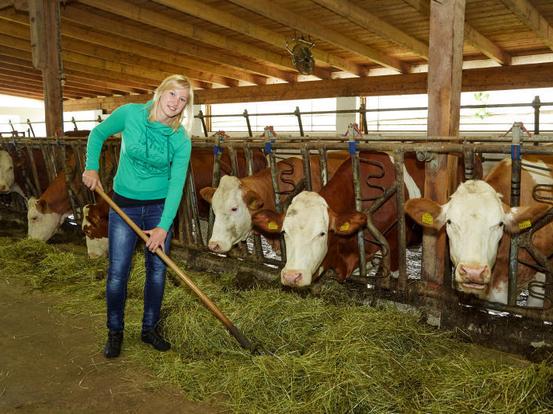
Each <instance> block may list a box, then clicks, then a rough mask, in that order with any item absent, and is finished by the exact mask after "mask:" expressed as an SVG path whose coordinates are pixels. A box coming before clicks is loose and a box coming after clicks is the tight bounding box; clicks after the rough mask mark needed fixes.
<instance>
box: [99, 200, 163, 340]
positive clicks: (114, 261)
mask: <svg viewBox="0 0 553 414" xmlns="http://www.w3.org/2000/svg"><path fill="white" fill-rule="evenodd" d="M163 206H164V204H163V203H160V204H151V205H146V206H139V207H123V208H122V210H123V211H124V212H125V213H126V214H127V215H128V216H129V217H130V218H131V220H132V221H134V222H135V223H136V224H137V225H138V226H139V227H140V228H141V229H142V230H150V229H153V228H154V227H156V226H157V225H158V224H159V220H160V218H161V214H162V212H163ZM108 237H109V238H108V240H109V269H108V278H107V286H106V302H107V327H108V329H109V330H112V331H122V330H123V328H124V326H125V323H124V319H125V301H126V299H127V282H128V280H129V274H130V270H131V261H132V256H133V253H134V250H135V247H136V242H137V240H138V236H137V235H136V233H135V232H134V231H133V230H132V229H131V228H130V227H129V225H128V224H127V223H125V221H124V220H123V219H122V218H121V217H120V216H119V215H118V214H117V213H116V212H115V211H113V210H112V209H111V208H110V210H109V223H108ZM170 242H171V229H169V232H168V233H167V237H166V239H165V253H167V254H169V244H170ZM144 259H145V264H146V283H145V286H144V316H143V318H142V330H143V331H146V330H150V329H153V328H154V327H155V326H156V324H157V323H158V321H159V312H160V309H161V301H162V299H163V291H164V290H165V274H166V270H167V268H166V266H165V263H163V261H162V260H161V259H160V258H159V257H158V256H157V255H156V254H155V253H152V252H150V251H149V250H148V249H146V247H144Z"/></svg>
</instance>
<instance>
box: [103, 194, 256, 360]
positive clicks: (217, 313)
mask: <svg viewBox="0 0 553 414" xmlns="http://www.w3.org/2000/svg"><path fill="white" fill-rule="evenodd" d="M95 191H96V193H98V195H99V196H100V197H102V198H103V199H104V200H105V201H106V202H107V203H108V204H109V205H110V207H111V208H112V209H113V210H115V212H116V213H117V214H119V216H121V218H122V219H123V220H124V221H125V222H126V223H127V224H128V225H129V226H130V227H131V228H132V229H133V230H134V231H135V233H136V234H138V236H139V237H140V238H141V239H142V240H144V241H145V242H146V241H147V240H148V236H147V235H146V233H144V232H143V231H142V229H141V228H140V227H138V226H137V225H136V223H135V222H134V221H132V220H131V219H130V217H129V216H127V215H126V214H125V212H124V211H123V210H121V208H120V207H119V206H118V205H117V204H115V202H114V201H113V200H112V199H111V197H110V196H108V195H107V194H106V193H105V192H104V191H103V190H102V189H101V188H99V187H96V189H95ZM155 253H156V254H157V255H158V256H159V257H160V259H161V260H163V262H164V263H165V264H166V265H167V266H168V267H169V268H171V270H173V272H175V273H176V275H177V276H178V277H179V279H180V280H181V281H183V282H184V283H185V284H186V285H187V286H188V287H189V288H190V289H191V290H192V291H193V292H194V293H195V294H196V295H197V296H198V297H199V298H200V300H201V301H202V303H203V304H204V305H205V307H206V308H207V309H209V310H210V311H211V313H212V314H213V315H214V316H215V317H216V318H217V319H219V320H220V321H221V322H222V323H223V325H225V328H227V330H228V331H229V332H230V334H231V335H232V336H234V338H236V340H237V341H238V343H239V344H240V346H241V347H242V348H244V349H248V350H250V351H253V350H254V347H253V346H252V344H251V342H250V341H248V339H247V338H246V337H245V336H244V335H243V334H242V332H240V330H239V329H238V328H237V327H236V326H235V325H234V324H233V323H232V322H231V320H230V319H229V318H227V317H226V316H225V314H224V313H223V312H221V310H220V309H219V308H218V307H217V306H216V305H215V304H214V303H213V302H212V301H211V299H209V298H208V297H207V296H206V295H205V294H204V293H203V292H202V291H201V290H200V288H198V286H196V285H195V284H194V282H192V280H190V278H189V277H188V276H186V274H185V273H184V272H183V271H182V270H181V269H180V268H179V267H178V266H177V265H176V263H175V262H174V261H173V260H171V258H169V256H167V255H166V254H165V252H164V251H163V249H162V248H161V247H158V248H157V249H156V251H155Z"/></svg>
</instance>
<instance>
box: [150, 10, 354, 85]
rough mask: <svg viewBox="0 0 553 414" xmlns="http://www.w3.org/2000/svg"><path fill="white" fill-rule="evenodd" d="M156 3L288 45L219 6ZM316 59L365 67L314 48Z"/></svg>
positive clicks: (346, 67) (344, 66)
mask: <svg viewBox="0 0 553 414" xmlns="http://www.w3.org/2000/svg"><path fill="white" fill-rule="evenodd" d="M154 1H155V2H156V3H159V4H162V5H164V6H167V7H170V8H172V9H174V10H178V11H180V12H183V13H186V14H189V15H191V16H195V17H198V18H200V19H203V20H207V21H209V22H211V23H213V24H216V25H219V26H222V27H226V28H227V29H230V30H234V31H236V32H239V33H242V34H244V35H246V36H248V37H251V38H254V39H257V40H261V41H262V42H265V43H268V44H271V45H273V46H276V47H278V48H281V49H284V48H285V46H286V41H287V39H286V37H285V36H282V35H281V34H279V33H276V32H274V31H271V30H268V29H265V28H264V27H263V26H260V25H256V24H253V23H251V22H249V21H247V20H245V19H242V18H240V17H237V16H235V15H233V14H231V13H227V12H225V11H222V10H220V9H218V8H215V7H212V6H209V5H207V4H204V3H203V2H200V1H197V0H154ZM312 52H313V56H314V58H315V60H316V61H322V62H325V63H327V64H329V65H330V66H335V67H338V68H340V69H343V70H345V71H346V72H350V73H353V74H356V75H361V74H363V73H364V72H365V69H363V68H362V67H360V66H359V65H357V64H355V63H353V62H350V61H348V60H347V59H343V58H341V57H339V56H337V55H334V54H332V53H328V52H325V51H322V50H319V49H317V48H314V49H313V50H312Z"/></svg>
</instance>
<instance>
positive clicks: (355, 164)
mask: <svg viewBox="0 0 553 414" xmlns="http://www.w3.org/2000/svg"><path fill="white" fill-rule="evenodd" d="M349 145H350V146H349V149H350V155H351V167H352V179H353V191H354V194H355V209H356V210H357V211H360V212H362V211H363V201H362V195H361V183H360V182H359V180H360V177H359V151H357V147H356V145H357V141H355V140H354V139H353V138H352V139H350V141H349ZM369 221H370V218H369V217H367V226H370V224H369ZM357 245H358V247H359V276H360V277H362V278H364V277H366V276H367V258H366V256H365V237H364V229H361V230H359V231H358V232H357Z"/></svg>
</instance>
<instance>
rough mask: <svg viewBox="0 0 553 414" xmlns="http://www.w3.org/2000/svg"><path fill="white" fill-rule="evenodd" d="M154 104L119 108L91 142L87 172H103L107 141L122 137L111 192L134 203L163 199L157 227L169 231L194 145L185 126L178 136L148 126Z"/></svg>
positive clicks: (156, 124) (152, 124)
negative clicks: (110, 138)
mask: <svg viewBox="0 0 553 414" xmlns="http://www.w3.org/2000/svg"><path fill="white" fill-rule="evenodd" d="M151 105H152V101H149V102H147V103H146V104H126V105H123V106H120V107H119V108H117V109H116V110H115V111H113V113H112V114H111V115H110V116H109V117H108V118H107V119H106V120H104V121H103V122H102V123H100V124H99V125H97V126H96V127H95V128H94V129H93V130H92V131H91V132H90V135H89V137H88V143H87V152H86V169H87V170H96V171H98V169H99V166H100V164H99V160H100V153H101V151H102V145H103V144H104V141H105V140H106V139H108V138H109V137H110V136H111V135H114V134H117V133H119V132H121V152H120V155H119V166H118V167H117V174H116V175H115V178H114V181H113V189H114V190H115V192H116V193H117V194H119V195H122V196H123V197H127V198H132V199H135V200H157V199H163V198H164V199H165V207H164V209H163V214H162V216H161V220H160V222H159V225H158V227H161V228H162V229H164V230H165V231H168V230H169V228H170V227H171V224H172V223H173V220H174V219H175V215H176V214H177V209H178V207H179V204H180V200H181V198H182V192H183V187H184V180H185V178H186V172H187V170H188V164H189V161H190V151H191V148H192V144H191V141H190V138H189V137H188V134H187V133H186V131H185V129H184V128H183V127H182V125H181V126H179V128H178V129H177V130H176V131H174V130H173V129H172V128H171V127H169V126H167V125H165V124H162V123H161V122H157V121H155V122H150V121H148V115H149V112H150V108H151Z"/></svg>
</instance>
